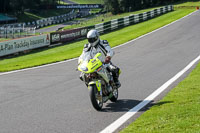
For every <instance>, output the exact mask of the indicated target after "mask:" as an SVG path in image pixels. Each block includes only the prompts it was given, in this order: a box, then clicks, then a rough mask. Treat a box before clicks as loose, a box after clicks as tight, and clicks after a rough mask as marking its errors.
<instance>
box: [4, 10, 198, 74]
mask: <svg viewBox="0 0 200 133" xmlns="http://www.w3.org/2000/svg"><path fill="white" fill-rule="evenodd" d="M197 11H198V10H197ZM197 11H194V12H192V13H190V14H188V15H186V16H184V17H182V18H180V19H178V20H176V21H173V22H171V23H169V24H167V25H165V26H163V27H160V28H158V29H156V30H154V31H151V32H149V33H147V34H144V35H142V36H140V37H138V38H136V39H133V40H131V41H128V42H126V43H124V44H121V45H118V46H115V47H113V48H112V49H115V48H118V47H122V46H124V45H127V44H128V43H130V42H134V41H136V40H138V39H140V38H143V37H145V36H148V35H150V34H152V33H154V32H156V31H159V30H161V29H163V28H165V27H168V26H170V25H172V24H174V23H176V22H178V21H180V20H182V19H184V18H186V17H188V16H190V15H192V14H193V13H195V12H197ZM76 59H78V57H77V58H73V59H69V60H65V61H60V62H56V63H51V64H46V65H42V66H37V67H31V68H25V69H21V70H14V71H10V72H3V73H0V76H2V75H7V74H12V73H17V72H23V71H28V70H33V69H38V68H43V67H48V66H53V65H57V64H61V63H66V62H70V61H73V60H76Z"/></svg>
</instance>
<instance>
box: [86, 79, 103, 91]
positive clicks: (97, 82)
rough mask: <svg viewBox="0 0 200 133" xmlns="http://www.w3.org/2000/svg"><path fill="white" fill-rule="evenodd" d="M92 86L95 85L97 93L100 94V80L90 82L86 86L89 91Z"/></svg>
mask: <svg viewBox="0 0 200 133" xmlns="http://www.w3.org/2000/svg"><path fill="white" fill-rule="evenodd" d="M92 85H96V87H97V90H98V92H102V88H101V80H96V81H90V82H89V84H88V89H89V90H90V89H91V88H92V87H91V86H92Z"/></svg>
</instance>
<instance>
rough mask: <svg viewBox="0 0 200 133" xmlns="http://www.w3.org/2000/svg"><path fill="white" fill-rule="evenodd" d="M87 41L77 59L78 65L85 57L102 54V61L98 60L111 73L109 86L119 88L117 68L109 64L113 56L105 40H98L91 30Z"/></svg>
mask: <svg viewBox="0 0 200 133" xmlns="http://www.w3.org/2000/svg"><path fill="white" fill-rule="evenodd" d="M87 39H88V42H89V43H88V44H85V46H84V49H83V52H82V54H81V56H80V57H79V60H78V63H80V62H81V60H82V58H83V57H84V56H86V55H88V54H89V55H90V56H91V57H92V58H93V57H94V56H95V55H96V54H97V53H101V54H102V59H100V60H101V61H102V62H104V66H105V67H106V68H107V70H108V71H109V72H111V73H112V76H113V80H114V81H109V83H110V84H111V85H113V82H114V85H115V87H117V88H119V87H120V86H121V84H120V82H119V80H118V78H119V70H120V69H119V68H118V67H116V66H114V65H113V64H112V62H111V58H112V57H113V55H114V52H113V50H112V49H111V47H110V45H109V43H108V41H106V40H100V38H99V33H98V31H97V30H95V29H93V30H90V31H89V32H88V33H87ZM82 77H83V73H82V74H81V75H80V78H81V79H83V78H82ZM102 77H103V78H104V79H105V80H106V78H105V77H106V76H104V75H102Z"/></svg>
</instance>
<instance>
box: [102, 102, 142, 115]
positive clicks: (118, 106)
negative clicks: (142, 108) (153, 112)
mask: <svg viewBox="0 0 200 133" xmlns="http://www.w3.org/2000/svg"><path fill="white" fill-rule="evenodd" d="M140 102H141V101H138V100H132V99H119V100H117V102H116V103H108V104H106V105H105V106H104V107H103V109H102V112H127V111H129V110H130V109H132V108H133V107H134V106H136V105H137V104H138V103H140Z"/></svg>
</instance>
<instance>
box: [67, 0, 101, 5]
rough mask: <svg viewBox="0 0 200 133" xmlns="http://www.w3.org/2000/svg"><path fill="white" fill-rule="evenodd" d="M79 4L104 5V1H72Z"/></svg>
mask: <svg viewBox="0 0 200 133" xmlns="http://www.w3.org/2000/svg"><path fill="white" fill-rule="evenodd" d="M70 1H73V2H75V3H79V4H104V2H103V1H104V0H70Z"/></svg>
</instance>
